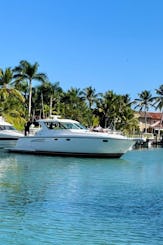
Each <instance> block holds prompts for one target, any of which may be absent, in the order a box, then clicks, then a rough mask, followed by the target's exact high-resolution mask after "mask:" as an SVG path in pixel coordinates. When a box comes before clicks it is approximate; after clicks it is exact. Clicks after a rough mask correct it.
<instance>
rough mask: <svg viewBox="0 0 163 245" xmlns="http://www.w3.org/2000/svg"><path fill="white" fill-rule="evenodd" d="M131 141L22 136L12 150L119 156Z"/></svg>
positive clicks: (71, 154)
mask: <svg viewBox="0 0 163 245" xmlns="http://www.w3.org/2000/svg"><path fill="white" fill-rule="evenodd" d="M132 145H133V142H132V141H131V140H129V139H116V138H106V137H102V138H99V137H98V138H97V137H77V136H76V137H72V136H67V137H63V136H62V137H56V138H54V137H24V138H20V139H19V141H18V142H17V145H16V147H15V148H14V149H11V151H12V152H13V151H14V152H22V153H35V154H50V155H62V156H87V157H89V156H90V157H120V156H122V155H123V154H124V153H125V152H126V151H127V150H128V149H129V148H130V147H132Z"/></svg>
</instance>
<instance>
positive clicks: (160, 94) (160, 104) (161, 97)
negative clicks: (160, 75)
mask: <svg viewBox="0 0 163 245" xmlns="http://www.w3.org/2000/svg"><path fill="white" fill-rule="evenodd" d="M156 94H157V96H155V97H153V99H154V100H155V102H154V104H153V105H154V106H156V110H157V109H159V110H160V112H161V117H160V126H161V124H162V120H163V84H162V85H161V86H160V87H159V88H158V89H156ZM159 134H160V132H159Z"/></svg>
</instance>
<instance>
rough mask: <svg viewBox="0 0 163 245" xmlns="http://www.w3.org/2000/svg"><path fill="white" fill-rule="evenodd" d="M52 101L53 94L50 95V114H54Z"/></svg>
mask: <svg viewBox="0 0 163 245" xmlns="http://www.w3.org/2000/svg"><path fill="white" fill-rule="evenodd" d="M52 103H53V99H52V96H50V112H49V113H50V116H51V115H52Z"/></svg>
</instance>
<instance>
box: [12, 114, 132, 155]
mask: <svg viewBox="0 0 163 245" xmlns="http://www.w3.org/2000/svg"><path fill="white" fill-rule="evenodd" d="M37 122H38V124H39V130H37V131H36V133H35V135H34V136H26V137H20V138H19V139H18V141H17V143H16V146H15V147H14V148H11V149H8V150H9V151H10V152H19V153H31V154H39V155H40V154H46V155H55V156H79V157H102V158H109V157H113V158H119V157H121V156H122V155H123V154H124V153H126V152H127V151H128V150H130V149H131V148H132V146H133V145H134V144H135V141H134V140H132V139H130V138H128V137H125V136H123V135H120V134H111V133H108V132H92V131H90V130H89V129H86V128H85V127H84V126H83V125H81V124H80V123H79V122H78V121H75V120H71V119H61V118H59V117H58V116H56V117H54V118H53V119H41V120H38V121H37Z"/></svg>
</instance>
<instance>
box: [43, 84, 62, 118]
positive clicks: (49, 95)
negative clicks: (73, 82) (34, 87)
mask: <svg viewBox="0 0 163 245" xmlns="http://www.w3.org/2000/svg"><path fill="white" fill-rule="evenodd" d="M39 92H40V93H41V94H42V96H41V97H42V99H43V101H45V103H46V104H47V105H49V115H52V109H53V104H54V103H55V104H56V106H57V104H58V102H59V100H60V95H61V94H62V88H61V87H60V86H59V82H56V83H54V84H52V83H51V82H46V83H44V84H42V85H41V86H40V87H39Z"/></svg>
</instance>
